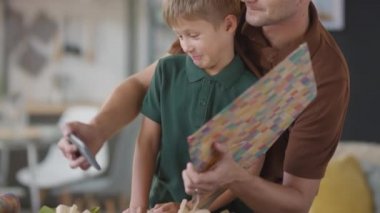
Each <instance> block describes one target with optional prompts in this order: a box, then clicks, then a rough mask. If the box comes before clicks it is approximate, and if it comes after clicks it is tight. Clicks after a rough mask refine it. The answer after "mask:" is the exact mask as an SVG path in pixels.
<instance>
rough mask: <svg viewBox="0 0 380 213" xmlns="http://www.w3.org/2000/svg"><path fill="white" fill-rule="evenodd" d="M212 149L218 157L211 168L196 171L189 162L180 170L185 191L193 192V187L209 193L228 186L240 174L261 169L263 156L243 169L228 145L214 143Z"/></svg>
mask: <svg viewBox="0 0 380 213" xmlns="http://www.w3.org/2000/svg"><path fill="white" fill-rule="evenodd" d="M213 147H214V150H215V151H216V152H217V153H218V154H219V156H220V159H219V161H217V162H216V163H215V165H214V166H213V167H211V169H209V170H208V171H205V172H203V173H198V172H197V171H196V170H195V168H194V166H193V165H192V164H191V163H188V164H187V167H186V169H185V170H183V172H182V178H183V181H184V185H185V191H186V193H188V194H193V193H194V191H195V189H197V190H198V192H200V193H210V192H214V191H216V190H218V189H221V188H228V185H229V184H230V183H232V182H233V181H237V180H238V179H239V177H241V175H239V174H245V176H246V175H247V173H249V174H250V175H252V174H253V175H258V174H259V173H260V171H261V168H262V165H263V162H264V159H265V157H262V158H260V159H258V160H256V161H255V162H253V164H252V167H251V168H249V169H248V170H246V169H243V168H242V167H241V166H240V165H239V164H237V163H236V162H235V160H234V159H233V157H232V154H231V153H230V152H229V150H228V147H227V146H226V145H224V144H220V143H215V144H214V146H213Z"/></svg>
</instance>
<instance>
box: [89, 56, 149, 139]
mask: <svg viewBox="0 0 380 213" xmlns="http://www.w3.org/2000/svg"><path fill="white" fill-rule="evenodd" d="M155 68H156V63H153V64H151V65H150V66H148V67H147V68H146V69H145V70H143V71H141V72H139V73H136V74H134V75H132V76H131V77H129V78H128V79H126V80H125V81H123V82H122V83H121V84H120V85H119V86H118V87H116V89H115V90H114V91H113V92H112V94H111V95H110V96H109V97H108V99H107V100H106V101H105V103H104V104H103V106H102V108H101V110H100V112H99V113H98V114H97V116H96V117H95V118H94V119H93V120H92V121H91V124H93V125H94V126H95V127H96V129H97V130H98V132H99V134H100V136H101V137H102V138H101V139H102V140H103V141H106V140H108V139H109V138H111V137H112V136H113V135H114V134H115V133H116V132H117V131H119V130H120V129H121V128H122V127H123V126H124V125H126V124H128V123H130V122H131V121H133V119H135V118H136V116H137V115H138V114H139V112H140V109H141V104H142V101H143V99H144V96H145V93H146V91H147V89H148V87H149V84H150V81H151V78H152V76H153V73H154V70H155Z"/></svg>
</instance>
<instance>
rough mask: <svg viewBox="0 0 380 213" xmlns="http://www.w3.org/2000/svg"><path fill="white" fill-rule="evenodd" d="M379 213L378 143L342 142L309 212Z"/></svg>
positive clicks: (379, 171)
mask: <svg viewBox="0 0 380 213" xmlns="http://www.w3.org/2000/svg"><path fill="white" fill-rule="evenodd" d="M330 212H331V213H358V212H360V213H380V143H373V142H364V141H342V142H340V143H339V145H338V147H337V150H336V152H335V153H334V156H333V158H332V159H331V161H330V162H329V165H328V167H327V169H326V174H325V177H324V178H323V179H322V181H321V185H320V189H319V192H318V195H317V196H316V198H315V200H314V202H313V204H312V207H311V209H310V211H309V213H330Z"/></svg>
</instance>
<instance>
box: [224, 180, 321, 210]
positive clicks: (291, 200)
mask: <svg viewBox="0 0 380 213" xmlns="http://www.w3.org/2000/svg"><path fill="white" fill-rule="evenodd" d="M240 177H241V178H239V180H236V181H235V182H233V183H231V184H230V185H229V188H230V189H231V191H232V192H233V193H234V194H235V195H237V196H238V197H239V198H240V199H241V200H242V201H243V202H244V203H245V204H246V205H248V206H249V207H251V208H252V209H253V210H254V211H255V212H292V213H294V212H308V211H309V208H310V206H311V203H312V201H313V199H314V197H315V195H316V192H317V191H318V187H319V183H320V180H311V179H303V178H298V177H294V176H292V177H291V178H290V181H284V183H283V184H276V183H273V182H269V181H267V180H264V179H262V178H261V177H258V176H251V175H249V174H248V173H245V174H243V173H242V174H241V176H240Z"/></svg>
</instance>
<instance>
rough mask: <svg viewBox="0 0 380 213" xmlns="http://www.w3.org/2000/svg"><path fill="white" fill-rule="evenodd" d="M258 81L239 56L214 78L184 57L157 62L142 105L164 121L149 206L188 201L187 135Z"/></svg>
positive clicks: (144, 109) (149, 115)
mask: <svg viewBox="0 0 380 213" xmlns="http://www.w3.org/2000/svg"><path fill="white" fill-rule="evenodd" d="M256 81H257V78H256V77H255V76H254V74H253V73H252V72H250V71H249V70H247V68H246V67H245V66H244V64H243V62H242V61H241V59H240V57H238V56H235V57H234V58H233V60H232V61H231V63H230V64H228V65H227V66H226V67H225V68H224V69H223V70H221V71H220V72H219V73H218V74H216V75H213V76H209V75H208V74H207V73H206V72H205V71H204V70H202V69H200V68H199V67H197V66H196V65H195V64H194V63H193V62H192V60H191V58H190V57H188V56H186V55H173V56H168V57H165V58H163V59H161V60H160V61H159V62H158V65H157V68H156V71H155V74H154V77H153V79H152V82H151V85H150V88H149V90H148V92H147V94H146V96H145V99H144V102H143V106H142V113H143V114H144V115H145V116H146V117H148V118H150V119H151V120H153V121H155V122H157V123H158V124H160V125H161V133H162V134H161V144H160V151H159V156H158V158H157V161H156V171H155V177H154V180H153V184H152V188H151V193H150V199H149V203H150V206H154V204H156V203H163V202H178V203H179V202H181V200H182V199H184V198H186V199H189V196H188V195H187V194H186V193H185V190H184V185H183V181H182V176H181V172H182V170H183V169H185V167H186V163H187V162H189V161H190V157H189V153H188V144H187V140H186V138H187V137H188V136H189V135H191V134H192V133H193V132H195V131H196V130H197V129H199V128H200V127H201V126H202V125H203V124H204V123H205V122H207V121H208V120H209V119H211V118H212V117H213V116H214V115H215V114H217V113H218V112H220V111H221V110H222V109H223V108H224V107H225V106H227V105H228V104H229V103H231V102H232V101H233V100H234V99H235V98H236V97H237V96H239V95H240V94H241V93H242V92H244V91H245V90H246V89H247V88H248V87H250V86H251V85H252V84H253V83H254V82H256Z"/></svg>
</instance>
